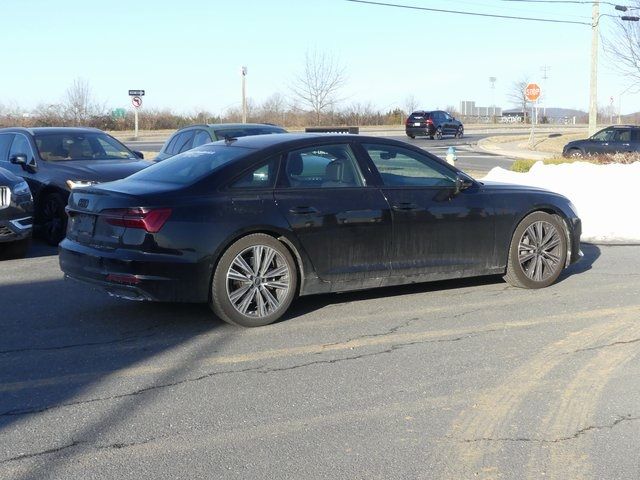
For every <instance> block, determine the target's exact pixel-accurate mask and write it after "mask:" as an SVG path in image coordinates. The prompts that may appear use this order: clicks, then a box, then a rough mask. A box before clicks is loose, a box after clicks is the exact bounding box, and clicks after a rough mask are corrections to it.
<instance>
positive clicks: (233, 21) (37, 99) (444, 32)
mask: <svg viewBox="0 0 640 480" xmlns="http://www.w3.org/2000/svg"><path fill="white" fill-rule="evenodd" d="M390 1H392V2H394V0H390ZM0 3H1V7H2V18H3V28H2V30H0V45H1V47H0V52H1V53H2V56H3V62H2V64H3V69H2V72H3V73H2V75H0V104H4V105H19V106H21V107H23V108H32V107H34V106H35V105H37V104H38V103H46V104H51V103H56V102H58V101H60V99H61V98H62V96H63V94H64V91H65V89H66V88H67V87H68V86H69V85H70V84H71V83H72V82H73V80H74V79H75V78H77V77H81V78H83V79H86V80H87V81H88V82H89V84H90V86H91V88H92V91H93V93H94V96H95V97H96V99H97V100H99V101H101V102H105V103H107V104H108V105H109V106H110V107H114V108H115V107H128V106H129V98H128V96H127V90H128V89H137V88H140V89H145V90H146V91H147V95H146V96H145V98H144V102H145V103H144V107H146V108H149V107H151V108H163V107H168V108H171V109H173V110H175V111H178V112H187V113H189V112H194V111H196V110H200V109H204V110H208V111H211V112H213V113H214V114H215V113H221V112H223V111H224V110H225V109H227V108H229V107H230V106H231V107H233V106H237V105H239V103H240V100H241V98H240V91H241V90H240V67H241V66H242V65H246V66H247V67H248V76H247V92H248V96H249V97H250V98H251V99H252V100H253V101H255V102H257V103H260V102H262V101H264V100H265V99H267V98H268V97H269V96H270V95H271V94H273V93H276V92H278V93H281V94H283V95H288V94H290V90H289V88H288V86H289V85H290V84H291V82H292V80H293V78H294V77H295V76H296V75H297V74H298V73H299V72H300V71H301V70H302V68H303V65H304V57H305V52H306V51H308V50H313V49H316V50H317V51H320V52H326V53H327V54H330V55H333V56H335V57H336V58H338V59H339V60H340V61H341V62H342V63H343V64H344V65H345V66H346V72H347V76H348V83H347V84H346V86H345V87H344V90H343V92H342V96H343V97H345V98H346V100H345V102H346V103H351V102H363V103H365V102H368V101H370V102H372V104H373V105H374V106H376V107H378V108H380V109H383V110H386V109H390V108H393V107H395V106H400V107H402V106H404V102H405V99H406V97H407V96H408V95H414V96H415V97H416V98H417V99H418V100H419V101H420V105H421V106H423V107H424V108H436V107H440V108H444V107H446V106H447V105H455V106H458V105H459V102H460V100H475V101H476V103H477V104H478V105H489V104H490V103H491V101H492V94H491V89H490V87H489V80H488V78H489V77H490V76H494V77H497V79H498V80H497V83H496V89H495V103H496V104H497V105H502V106H504V107H509V106H510V105H509V104H508V101H507V99H506V92H507V91H508V90H509V89H510V87H511V85H512V83H513V82H514V81H515V80H519V79H521V78H524V77H527V78H529V79H531V80H537V81H541V71H540V67H541V66H543V65H548V66H550V67H551V69H550V71H549V73H548V75H549V78H548V80H547V84H546V87H545V92H546V99H547V100H546V101H547V104H548V105H550V106H560V107H566V108H581V109H586V108H587V107H588V99H589V93H588V88H589V54H590V44H591V29H590V27H588V26H578V25H555V24H546V23H534V22H523V21H515V20H498V19H489V18H479V17H465V16H458V15H451V14H444V13H435V12H421V11H413V10H406V9H395V8H388V7H380V6H369V5H363V4H356V3H351V2H347V1H345V0H241V1H235V2H230V1H228V0H182V1H179V2H178V1H165V0H137V1H129V0H109V1H97V0H96V1H94V0H91V1H90V0H56V1H51V0H1V2H0ZM394 3H404V4H412V5H418V6H423V7H433V8H449V9H458V10H468V11H476V12H484V13H497V14H507V15H521V16H537V17H545V18H562V19H567V20H577V21H585V22H589V21H590V15H591V6H590V5H589V4H584V5H566V4H565V5H550V4H537V5H534V4H531V3H526V2H507V1H503V0H479V1H473V0H466V1H463V0H456V1H455V2H454V1H445V0H440V1H436V0H395V2H394ZM601 12H602V13H613V7H611V6H607V5H602V6H601ZM602 22H603V23H602V25H603V26H604V27H605V28H604V29H605V31H606V30H607V27H608V26H611V24H612V19H608V18H604V19H603V20H602ZM7 57H8V58H7ZM600 60H601V61H600V75H599V103H600V105H601V106H606V105H608V104H609V98H610V97H611V96H613V97H615V104H616V105H617V103H618V96H619V94H620V92H622V91H623V90H624V89H625V88H626V87H627V86H628V85H629V84H628V83H627V82H628V81H627V80H625V78H624V77H623V76H622V75H621V74H620V73H618V72H617V71H615V70H614V69H613V68H612V67H611V64H610V61H609V60H608V59H607V58H606V56H605V55H604V54H603V53H602V52H601V55H600ZM636 110H640V95H637V94H636V95H632V94H625V95H624V96H623V101H622V111H623V112H630V111H636Z"/></svg>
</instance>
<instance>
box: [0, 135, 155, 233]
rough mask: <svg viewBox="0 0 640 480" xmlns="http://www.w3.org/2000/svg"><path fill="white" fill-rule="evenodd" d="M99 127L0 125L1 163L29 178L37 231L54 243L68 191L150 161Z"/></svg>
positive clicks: (62, 221)
mask: <svg viewBox="0 0 640 480" xmlns="http://www.w3.org/2000/svg"><path fill="white" fill-rule="evenodd" d="M141 158H142V154H141V153H140V152H133V151H131V150H129V149H128V148H127V147H125V146H124V145H123V144H122V143H120V142H119V141H118V140H116V139H115V138H113V137H111V136H110V135H107V134H106V133H105V132H103V131H102V130H98V129H95V128H2V129H0V167H2V168H5V169H7V170H9V171H10V172H12V173H13V174H14V175H16V176H19V177H22V178H23V179H24V180H26V181H27V183H28V184H29V187H30V188H31V192H32V194H33V198H34V208H35V225H34V227H35V229H36V230H37V231H39V232H40V233H41V235H42V236H43V237H44V239H45V240H46V241H47V242H48V243H50V244H51V245H56V244H57V243H58V242H59V241H60V240H62V239H63V238H64V233H65V231H66V224H67V216H66V214H65V211H64V209H65V206H66V205H67V199H68V197H69V192H70V191H71V190H72V189H74V188H78V187H84V186H87V185H91V184H94V183H100V182H108V181H111V180H117V179H120V178H124V177H126V176H128V175H131V174H132V173H135V172H138V171H139V170H141V169H143V168H145V167H147V166H149V165H150V163H149V162H145V161H143V160H141Z"/></svg>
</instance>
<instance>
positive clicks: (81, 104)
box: [62, 78, 106, 125]
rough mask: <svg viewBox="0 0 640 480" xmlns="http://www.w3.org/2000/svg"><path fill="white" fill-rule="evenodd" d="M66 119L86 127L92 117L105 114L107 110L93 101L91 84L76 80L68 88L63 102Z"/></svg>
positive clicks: (81, 79) (79, 79)
mask: <svg viewBox="0 0 640 480" xmlns="http://www.w3.org/2000/svg"><path fill="white" fill-rule="evenodd" d="M62 105H63V108H64V113H65V117H67V119H68V120H69V121H71V122H73V123H74V124H75V125H85V124H87V123H88V122H89V121H90V120H91V118H92V117H97V116H101V115H104V114H105V111H106V108H105V107H104V106H102V105H99V104H98V103H97V102H95V101H94V99H93V94H92V92H91V87H90V86H89V82H88V81H87V80H85V79H83V78H76V79H75V80H74V81H73V83H72V84H71V86H70V87H69V88H67V91H66V92H65V95H64V99H63V101H62Z"/></svg>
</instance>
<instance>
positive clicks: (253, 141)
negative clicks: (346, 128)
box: [214, 133, 407, 149]
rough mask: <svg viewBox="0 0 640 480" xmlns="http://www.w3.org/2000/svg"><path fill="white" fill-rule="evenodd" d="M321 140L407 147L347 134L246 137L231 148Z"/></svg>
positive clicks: (383, 138) (399, 143) (387, 140)
mask: <svg viewBox="0 0 640 480" xmlns="http://www.w3.org/2000/svg"><path fill="white" fill-rule="evenodd" d="M313 139H316V140H322V143H323V144H326V143H330V142H332V141H336V142H340V143H342V142H344V141H345V140H346V141H351V140H359V141H360V142H362V141H370V142H375V143H381V142H382V143H388V144H394V145H400V146H407V144H406V143H404V142H400V141H398V140H393V139H390V138H387V137H370V136H366V135H357V134H347V133H280V134H278V135H250V136H246V137H239V138H237V139H233V140H232V141H231V144H232V145H233V146H238V147H244V148H249V149H261V148H266V147H272V146H276V145H284V144H288V143H292V142H293V143H295V142H296V141H300V142H299V143H300V144H301V146H304V144H305V143H306V142H304V140H306V141H310V142H309V143H313V142H312V140H313ZM225 142H226V140H219V141H217V142H214V143H216V144H224V143H225Z"/></svg>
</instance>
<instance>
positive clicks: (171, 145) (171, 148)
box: [164, 133, 180, 155]
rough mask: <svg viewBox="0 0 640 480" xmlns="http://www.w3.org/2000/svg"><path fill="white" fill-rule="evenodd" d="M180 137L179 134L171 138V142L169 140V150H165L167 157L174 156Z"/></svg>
mask: <svg viewBox="0 0 640 480" xmlns="http://www.w3.org/2000/svg"><path fill="white" fill-rule="evenodd" d="M179 136H180V134H179V133H177V134H174V135H173V137H171V140H169V143H168V144H167V148H165V149H164V153H166V154H167V155H173V154H174V151H175V149H176V142H177V141H178V137H179Z"/></svg>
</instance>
